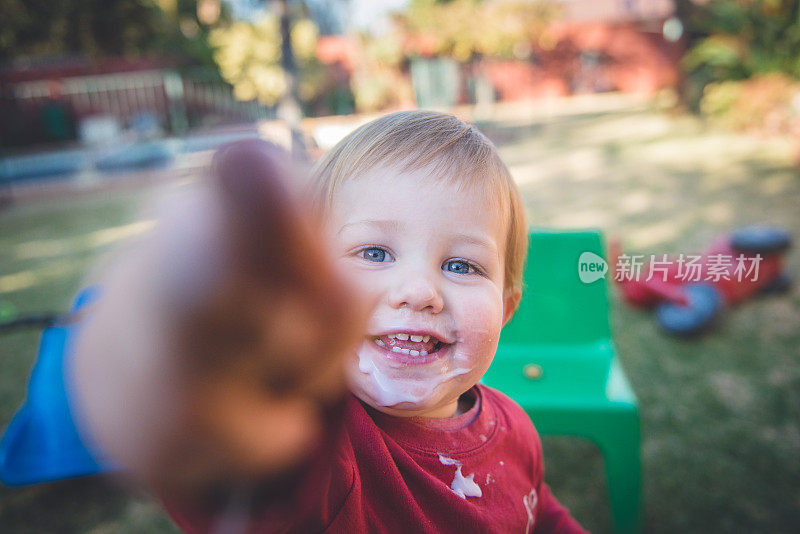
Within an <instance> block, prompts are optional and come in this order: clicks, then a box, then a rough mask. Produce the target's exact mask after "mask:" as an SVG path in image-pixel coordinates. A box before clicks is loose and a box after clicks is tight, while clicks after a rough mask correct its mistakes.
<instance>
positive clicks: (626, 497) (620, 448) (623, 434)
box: [595, 405, 641, 534]
mask: <svg viewBox="0 0 800 534" xmlns="http://www.w3.org/2000/svg"><path fill="white" fill-rule="evenodd" d="M603 420H604V422H605V423H606V424H607V426H606V427H605V429H604V431H603V433H602V434H601V435H597V436H595V441H596V443H597V445H598V446H599V447H600V450H601V452H602V453H603V459H604V461H605V466H606V477H607V478H608V497H609V501H610V504H611V516H612V521H613V524H614V531H615V532H617V533H624V534H630V533H636V532H639V529H640V500H641V459H640V453H639V450H640V448H639V447H640V435H639V417H638V414H637V410H636V406H634V405H630V409H626V410H623V411H617V412H616V413H614V414H606V415H605V416H604V417H603Z"/></svg>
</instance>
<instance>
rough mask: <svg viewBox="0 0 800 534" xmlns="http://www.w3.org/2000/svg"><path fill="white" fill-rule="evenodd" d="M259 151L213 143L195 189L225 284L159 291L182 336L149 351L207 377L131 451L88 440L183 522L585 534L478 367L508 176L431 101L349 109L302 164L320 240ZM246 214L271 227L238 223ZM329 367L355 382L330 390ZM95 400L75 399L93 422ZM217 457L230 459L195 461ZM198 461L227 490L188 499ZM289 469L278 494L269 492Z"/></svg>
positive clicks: (511, 257) (506, 232) (509, 252)
mask: <svg viewBox="0 0 800 534" xmlns="http://www.w3.org/2000/svg"><path fill="white" fill-rule="evenodd" d="M272 151H273V149H272V148H269V147H265V146H263V145H260V144H259V143H253V142H249V143H244V144H238V145H236V144H235V145H232V146H229V147H227V148H224V149H222V150H221V151H220V153H219V154H218V155H217V156H216V158H215V163H214V168H213V174H214V175H215V177H216V179H217V182H218V183H220V184H222V190H221V192H218V193H217V196H216V197H215V196H214V195H213V194H212V195H210V196H209V198H221V199H223V200H222V202H221V203H215V202H210V204H209V205H210V206H212V207H211V208H209V210H210V211H212V212H215V211H216V212H218V213H219V215H217V216H215V218H214V221H216V222H215V224H216V227H219V228H221V229H222V230H221V232H220V234H221V235H222V236H223V237H222V238H219V237H216V238H215V237H208V236H209V235H212V236H213V235H214V231H208V232H205V233H202V232H201V234H202V235H203V236H205V237H202V238H200V239H199V240H197V242H202V243H204V245H202V246H199V247H198V246H197V243H195V246H196V248H201V249H203V248H207V249H211V250H213V249H215V247H218V248H219V250H224V253H219V254H217V255H215V256H214V257H215V258H217V260H218V261H216V262H215V261H211V262H210V263H211V264H212V265H216V267H215V268H214V269H216V270H214V274H207V273H205V274H202V275H199V276H200V278H203V276H205V278H203V279H204V280H212V279H213V280H217V279H220V278H221V279H222V280H227V282H222V283H216V287H217V290H215V291H214V292H213V294H214V295H215V296H214V297H213V298H209V297H208V296H206V297H203V298H202V299H199V301H202V305H199V306H198V305H196V302H198V299H197V298H195V297H185V296H183V293H182V292H180V291H167V292H166V293H167V294H168V295H172V294H175V295H177V296H174V297H170V298H168V299H167V301H168V302H179V303H181V304H185V302H186V301H187V299H188V301H189V302H190V303H191V304H190V305H189V308H190V309H192V310H195V311H193V312H192V313H190V314H184V315H185V317H188V319H183V320H182V321H181V322H180V325H179V326H178V327H176V329H175V331H174V332H173V333H172V334H171V335H170V336H165V339H166V338H169V339H177V340H178V341H177V342H165V343H166V344H165V345H164V347H166V348H164V347H162V348H160V349H159V350H157V351H156V352H161V353H169V352H170V351H173V352H174V353H175V354H184V355H185V354H189V357H188V361H189V362H190V363H189V364H187V365H186V366H185V367H183V368H181V369H180V370H178V371H177V372H176V373H175V376H178V375H182V376H185V375H187V369H188V370H190V372H189V373H188V374H189V375H192V376H198V377H201V378H199V379H196V380H192V379H191V378H189V379H184V380H183V383H185V384H186V385H185V386H183V387H182V388H180V390H181V391H185V392H186V393H185V395H184V396H182V397H181V398H180V400H178V401H174V402H171V403H170V404H171V405H175V406H183V408H181V409H180V410H177V411H176V413H173V414H171V416H170V420H171V421H178V422H179V425H178V426H179V427H180V428H181V429H182V431H181V432H174V431H172V432H170V431H162V433H161V435H162V436H164V437H163V439H160V440H159V441H160V442H161V443H164V444H166V445H159V446H158V448H157V450H152V451H150V452H147V453H142V452H136V454H130V453H125V452H124V449H125V445H124V444H123V443H124V442H125V441H127V440H126V439H124V438H120V437H118V436H115V435H114V432H106V433H105V437H104V436H103V435H101V434H103V431H97V430H95V435H96V436H97V439H99V441H100V442H101V443H102V444H103V445H104V446H105V447H106V448H107V449H108V450H109V451H112V450H115V451H123V452H122V453H119V454H117V455H116V456H117V457H123V458H124V459H129V458H131V457H138V463H137V462H136V461H127V462H126V465H133V466H134V467H133V470H134V471H135V472H136V471H138V472H139V473H143V475H142V476H143V478H145V479H146V480H147V481H148V482H150V483H151V484H153V485H154V486H155V487H156V488H157V489H158V490H159V492H160V495H162V496H163V497H164V499H165V502H166V503H167V504H166V506H167V509H168V511H169V512H170V513H171V515H172V516H173V518H174V519H175V521H176V522H177V523H178V524H179V525H180V526H181V527H182V528H184V529H185V530H186V531H189V532H207V531H218V530H223V531H224V530H230V529H233V528H234V527H232V525H238V526H239V527H238V528H241V530H242V531H248V532H249V531H284V530H286V531H293V532H313V531H326V532H348V533H349V532H431V533H434V532H437V533H438V532H458V533H463V532H522V531H523V530H524V531H525V532H526V533H528V532H534V531H535V532H584V531H583V529H582V528H581V527H580V526H579V525H578V524H577V523H576V522H575V520H574V519H573V518H572V517H570V515H569V513H568V512H567V511H566V510H565V509H564V508H563V507H562V506H561V505H560V504H559V503H558V502H557V501H556V499H555V498H554V497H553V495H552V494H551V492H550V490H549V488H548V486H547V485H546V484H545V482H544V480H543V474H544V469H543V460H542V451H541V445H540V441H539V437H538V435H537V433H536V431H535V429H534V427H533V425H532V424H531V421H530V419H529V418H528V417H527V415H526V414H525V413H524V412H523V411H522V410H521V409H520V408H519V406H517V405H516V404H515V403H514V402H513V401H511V400H510V399H509V398H507V397H506V396H504V395H503V394H501V393H499V392H498V391H496V390H493V389H491V388H488V387H485V386H482V385H480V384H478V381H479V380H480V379H481V377H482V376H483V374H484V373H485V371H486V369H487V368H488V367H489V364H490V363H491V361H492V358H493V357H494V354H495V351H496V349H497V343H498V340H499V336H500V330H501V329H502V327H503V325H504V324H505V323H506V322H507V321H508V320H509V319H510V318H511V317H512V315H513V313H514V311H515V309H516V307H517V305H518V303H519V301H520V298H521V284H522V269H523V262H524V258H525V255H526V246H527V225H526V222H525V216H524V208H523V206H522V202H521V199H520V195H519V192H518V190H517V188H516V186H515V184H514V182H513V180H512V179H511V177H510V174H509V172H508V170H507V168H506V166H505V165H504V164H503V163H502V161H501V160H500V158H499V156H498V154H497V152H496V149H495V148H494V146H493V145H492V144H491V142H490V141H489V140H488V139H487V138H486V137H485V136H483V135H482V134H481V133H480V132H478V131H477V130H476V129H475V128H474V127H472V126H470V125H467V124H465V123H463V122H462V121H460V120H459V119H457V118H455V117H453V116H451V115H446V114H441V113H436V112H426V111H409V112H399V113H394V114H391V115H387V116H384V117H382V118H380V119H377V120H375V121H373V122H371V123H369V124H366V125H364V126H362V127H361V128H359V129H357V130H356V131H354V132H353V133H351V134H350V135H348V136H347V137H346V138H345V139H343V140H342V141H341V142H340V143H339V144H338V145H337V146H336V147H334V148H333V149H332V150H331V151H330V152H329V153H328V154H326V155H325V156H324V157H323V159H322V160H321V161H320V162H319V163H318V164H317V165H316V167H315V169H314V171H313V173H312V176H313V180H312V187H311V198H312V199H313V206H314V208H315V213H318V214H319V216H320V217H321V220H320V221H319V222H320V223H321V228H322V229H323V230H321V232H322V235H324V237H325V239H324V240H322V241H323V242H320V241H319V240H318V239H317V238H316V237H315V232H314V226H313V223H311V225H310V226H309V227H306V226H304V224H305V223H304V219H303V217H302V216H300V215H299V214H298V213H297V212H296V211H293V210H292V208H291V206H292V205H293V201H292V200H291V198H290V197H291V194H289V193H287V192H286V191H284V190H282V189H280V187H278V186H279V185H280V179H278V178H276V177H275V176H264V173H267V174H269V173H270V172H273V173H275V174H281V173H283V174H285V172H286V171H285V170H280V165H278V164H276V161H277V158H276V156H275V154H274V153H273V152H272ZM253 169H255V171H254V170H253ZM269 169H273V171H269ZM274 169H278V171H274ZM250 175H253V176H255V178H254V179H252V180H250V181H249V182H248V180H247V179H246V178H242V177H243V176H250ZM260 180H266V181H267V182H270V181H271V182H272V185H270V186H268V187H271V188H273V190H270V191H268V192H266V191H264V189H263V188H264V187H265V186H263V185H262V184H261V182H260ZM242 184H245V185H247V184H249V185H247V187H243V186H242ZM276 184H277V185H276ZM269 194H271V195H272V202H271V203H270V202H266V203H264V202H262V203H261V204H259V199H262V200H263V199H265V198H267V196H269ZM284 201H285V202H284ZM201 204H202V202H201ZM287 206H288V207H287ZM206 207H208V206H206ZM192 209H194V210H195V211H196V212H197V213H201V212H204V210H203V209H200V208H196V207H195V208H188V209H187V211H188V212H191V211H192ZM209 210H205V211H209ZM264 217H267V218H269V219H270V220H264ZM259 218H260V219H261V220H260V222H256V223H253V222H252V221H253V220H256V219H259ZM306 221H307V219H306ZM295 223H296V224H297V225H298V227H295ZM177 226H180V225H177ZM211 226H214V224H212V225H211ZM254 228H260V229H262V230H267V232H266V233H270V234H272V237H270V236H267V235H263V236H262V237H263V239H265V240H270V242H268V243H259V242H258V241H257V240H256V241H252V238H253V236H254V234H255V233H257V232H254V231H253V229H254ZM298 228H299V229H298ZM193 231H196V230H193ZM189 233H191V232H189ZM178 234H179V232H178ZM231 236H233V237H231ZM167 241H170V242H171V243H176V242H179V241H181V240H180V239H178V238H173V239H172V240H169V239H168V240H167ZM184 241H185V240H184ZM189 241H190V242H191V241H192V240H191V239H190V240H189ZM220 241H224V242H225V245H220ZM208 243H211V244H212V245H211V246H208ZM215 243H216V244H215ZM260 246H263V247H265V249H269V250H263V251H259V249H260ZM249 247H256V248H255V250H249ZM189 249H191V245H190V246H189ZM281 255H282V256H283V257H281ZM155 256H158V254H155ZM228 257H231V258H234V259H233V260H226V259H220V258H228ZM284 261H285V263H284ZM226 262H227V263H226ZM276 262H277V263H284V264H283V266H281V267H278V266H277V263H276ZM226 273H227V274H226ZM230 273H235V274H234V275H230ZM265 277H266V278H267V279H268V280H267V281H266V282H265V281H264V278H265ZM334 281H335V282H336V283H334ZM111 285H112V286H113V285H114V284H113V283H112V284H111ZM172 285H174V284H172ZM178 285H180V284H178ZM195 285H197V283H196V282H195ZM166 286H170V284H166ZM166 286H165V287H166ZM170 287H171V286H170ZM348 288H349V289H348ZM350 292H352V293H353V294H354V295H356V296H353V297H352V300H348V298H350V297H348V296H347V295H346V294H347V293H350ZM158 298H161V299H162V300H163V297H158ZM158 298H156V300H158ZM365 302H366V304H365ZM311 303H313V304H311ZM192 306H194V307H192ZM242 306H244V310H242V309H240V308H241V307H242ZM166 308H168V309H169V306H166ZM275 309H280V310H281V312H280V313H277V312H276V311H275ZM197 310H199V311H197ZM362 310H369V311H368V313H366V314H365V315H363V311H362ZM98 315H101V316H102V315H105V316H110V313H105V314H103V313H102V310H100V311H98ZM167 315H168V313H167ZM287 317H288V318H289V319H291V320H287V319H286V318H287ZM364 317H366V318H364ZM231 318H236V321H235V322H232V319H231ZM254 318H258V319H259V320H256V321H254ZM239 323H243V324H239ZM187 325H188V326H187ZM220 325H222V326H220ZM298 325H300V326H301V327H300V328H298ZM95 328H96V327H95ZM175 332H177V334H175ZM95 337H97V336H96V335H95ZM89 338H90V339H91V336H89ZM86 346H87V347H88V348H86V349H84V351H83V352H86V353H91V352H92V351H94V352H95V353H97V352H101V351H102V348H101V347H103V346H107V344H106V345H103V343H95V347H94V348H93V347H92V346H91V343H88V342H87V343H86ZM175 347H178V348H175ZM151 352H152V351H151ZM84 359H85V360H89V358H88V357H85V358H84ZM175 359H176V360H177V361H178V362H179V365H180V362H184V361H187V357H185V356H178V357H176V358H175ZM198 362H199V363H198ZM265 362H266V363H265ZM89 367H90V366H84V369H86V368H89ZM198 368H201V369H210V370H211V371H208V372H199V371H197V369H198ZM232 369H236V370H235V371H234V370H232ZM341 369H344V374H345V376H346V382H347V386H348V388H349V390H350V392H351V393H352V395H348V396H346V398H345V400H344V401H343V402H344V404H343V405H338V404H337V402H336V399H337V398H340V397H339V391H340V389H339V387H338V384H340V383H341V381H340V380H339V379H340V375H339V373H340V370H341ZM79 378H80V373H79ZM265 381H266V382H267V384H266V385H264V382H265ZM80 384H81V381H80V380H79V385H80ZM83 384H86V381H84V382H83ZM199 392H202V393H199ZM187 399H188V400H187ZM198 399H201V400H198ZM92 404H96V401H95V402H94V403H93V402H92V399H90V398H88V397H87V398H86V399H85V406H86V407H87V409H86V413H87V420H88V421H89V426H90V427H91V428H93V429H96V428H97V427H98V425H97V423H94V424H92V421H97V420H98V419H99V418H98V417H93V416H92V413H91V412H92V408H91V406H92ZM187 406H189V408H186V407H187ZM339 410H343V411H344V417H343V418H342V420H343V423H342V424H341V427H339V425H338V423H337V421H339V418H338V417H337V413H338V411H339ZM94 411H95V414H96V413H97V410H94ZM139 411H141V412H146V411H147V408H146V406H144V407H142V408H141V409H140V410H139ZM186 421H191V423H190V424H188V423H186ZM326 423H331V425H329V426H331V427H332V429H333V430H332V431H330V432H326V429H325V426H326ZM100 426H103V425H100ZM337 428H338V429H339V431H336V429H337ZM117 433H119V431H117ZM186 436H192V437H193V438H195V437H199V436H202V439H187V438H186ZM287 436H288V437H287ZM114 441H116V442H117V445H116V446H111V445H109V443H111V442H114ZM197 443H202V444H203V447H199V446H198V445H197ZM320 445H322V446H320ZM212 450H213V451H214V452H213V453H209V452H208V451H212ZM321 450H327V451H328V453H327V454H321V453H319V451H321ZM164 451H173V452H172V453H171V454H170V453H167V452H164ZM174 451H180V452H174ZM187 451H192V453H191V454H190V456H193V457H194V458H197V459H199V458H205V462H203V465H201V464H200V463H197V462H194V463H193V462H192V461H191V460H188V459H186V458H187ZM314 451H317V454H315V453H314ZM209 454H210V456H209ZM204 455H205V456H204ZM180 457H182V458H184V460H183V461H184V462H185V465H183V466H182V467H180V468H178V467H177V466H179V465H181V464H180V462H179V461H178V462H177V463H175V459H176V458H180ZM211 457H215V458H219V459H220V462H221V463H222V464H223V465H226V466H228V467H227V468H226V470H225V471H226V473H222V472H220V471H215V472H212V471H209V470H208V467H207V466H205V463H206V462H207V461H208V460H209V459H210V458H211ZM309 457H311V458H312V459H309ZM167 458H169V459H171V460H169V461H167V460H165V459H167ZM298 465H300V467H299V468H298V467H297V466H298ZM154 466H159V467H157V468H156V467H154ZM292 466H293V467H292ZM162 469H163V470H165V471H164V472H167V473H169V472H173V473H174V472H176V471H180V476H161V475H160V474H159V472H160V470H162ZM253 473H259V474H260V475H261V477H262V478H263V479H264V480H268V483H264V482H263V481H260V480H258V479H257V477H254V476H252V475H253ZM214 477H216V481H217V482H219V481H221V480H224V481H225V482H224V483H218V484H217V486H216V489H219V488H223V489H221V490H219V492H218V493H214V492H209V493H208V495H212V494H213V495H217V496H218V495H224V497H223V499H224V502H225V504H224V505H222V506H220V507H214V506H210V505H208V504H207V503H208V502H209V501H208V500H206V501H203V500H201V499H187V498H183V497H185V496H186V495H190V494H191V493H192V491H191V489H192V488H193V487H198V486H200V485H201V484H202V483H203V482H205V481H207V480H210V479H212V478H214ZM287 481H291V482H292V483H293V485H292V489H291V491H289V490H288V489H285V491H283V493H285V494H291V496H290V497H288V498H284V499H280V498H279V497H277V496H276V488H279V487H280V486H281V483H286V482H287ZM237 491H238V493H237ZM277 493H280V490H278V491H277ZM236 495H238V496H239V497H238V498H237V497H236ZM303 496H304V497H303ZM199 503H205V504H199Z"/></svg>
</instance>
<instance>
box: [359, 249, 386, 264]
mask: <svg viewBox="0 0 800 534" xmlns="http://www.w3.org/2000/svg"><path fill="white" fill-rule="evenodd" d="M359 254H360V256H361V257H362V258H364V259H365V260H367V261H374V262H376V263H381V262H383V261H386V251H385V250H383V249H380V248H375V247H372V248H365V249H364V250H362V251H361V252H360V253H359Z"/></svg>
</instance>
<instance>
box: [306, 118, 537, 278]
mask: <svg viewBox="0 0 800 534" xmlns="http://www.w3.org/2000/svg"><path fill="white" fill-rule="evenodd" d="M395 165H396V166H398V168H399V169H400V171H401V172H410V171H416V170H420V169H430V171H431V175H432V176H436V177H440V178H441V179H442V180H446V181H448V182H449V183H453V184H456V185H457V186H458V187H459V188H462V187H476V186H477V187H482V188H483V189H484V192H485V193H486V194H487V197H489V198H490V199H491V200H493V201H494V203H495V205H496V207H497V209H498V210H500V213H501V214H502V216H503V217H504V218H505V219H506V221H507V228H508V234H507V237H506V243H505V272H504V285H505V289H506V290H509V289H512V288H521V287H522V271H523V267H524V262H525V256H526V253H527V248H528V230H527V223H526V219H525V208H524V206H523V204H522V198H521V196H520V194H519V190H518V189H517V186H516V184H515V183H514V180H513V179H512V178H511V173H510V172H509V171H508V167H506V165H505V164H504V163H503V161H502V160H501V159H500V156H499V155H498V153H497V149H496V148H495V146H494V144H492V142H491V141H490V140H489V139H488V138H487V137H486V136H485V135H483V134H482V133H481V132H479V131H478V129H477V128H475V127H474V126H472V125H469V124H466V123H465V122H463V121H461V120H460V119H458V118H456V117H454V116H453V115H449V114H446V113H439V112H435V111H400V112H397V113H391V114H389V115H385V116H383V117H380V118H378V119H376V120H374V121H372V122H369V123H367V124H365V125H363V126H361V127H359V128H358V129H356V130H355V131H353V132H351V133H350V134H348V135H347V136H346V137H345V138H344V139H342V140H341V141H339V143H338V144H337V145H336V146H334V147H333V148H332V149H331V150H330V151H328V152H327V153H326V154H325V155H324V156H323V157H322V158H321V159H320V160H319V161H318V162H317V164H316V165H315V166H314V169H313V171H312V178H313V180H312V202H313V204H314V206H315V208H316V209H317V210H318V211H319V212H320V213H327V212H328V211H329V210H330V208H331V205H332V204H333V199H334V198H335V195H336V192H337V190H338V189H339V187H340V186H341V185H342V184H343V183H344V182H345V181H347V180H351V179H354V178H356V177H358V176H361V175H363V174H365V173H366V172H368V171H369V170H371V169H373V168H376V167H388V166H395Z"/></svg>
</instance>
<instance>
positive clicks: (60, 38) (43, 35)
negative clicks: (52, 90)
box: [0, 0, 227, 64]
mask: <svg viewBox="0 0 800 534" xmlns="http://www.w3.org/2000/svg"><path fill="white" fill-rule="evenodd" d="M209 2H210V3H209ZM198 4H204V5H205V6H209V5H211V7H212V8H213V7H214V6H213V4H216V5H217V6H218V13H217V16H216V17H215V18H214V20H210V19H208V18H204V19H203V20H200V18H198ZM206 11H208V9H206ZM0 13H2V16H3V24H2V26H0V61H11V60H19V59H25V58H31V57H36V56H63V55H79V56H85V57H90V58H91V57H99V56H109V55H111V56H126V57H132V56H133V57H135V56H139V55H144V54H165V53H167V54H170V55H177V56H182V57H183V58H185V59H186V60H187V61H188V62H191V63H195V64H197V63H200V64H213V63H212V57H211V50H210V48H209V47H208V45H207V43H206V36H207V34H208V31H209V29H210V28H211V27H212V26H213V25H214V24H216V23H217V21H219V20H225V19H226V18H227V12H226V10H225V9H224V6H222V5H221V4H220V0H199V1H198V0H63V1H60V2H52V1H49V0H0Z"/></svg>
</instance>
